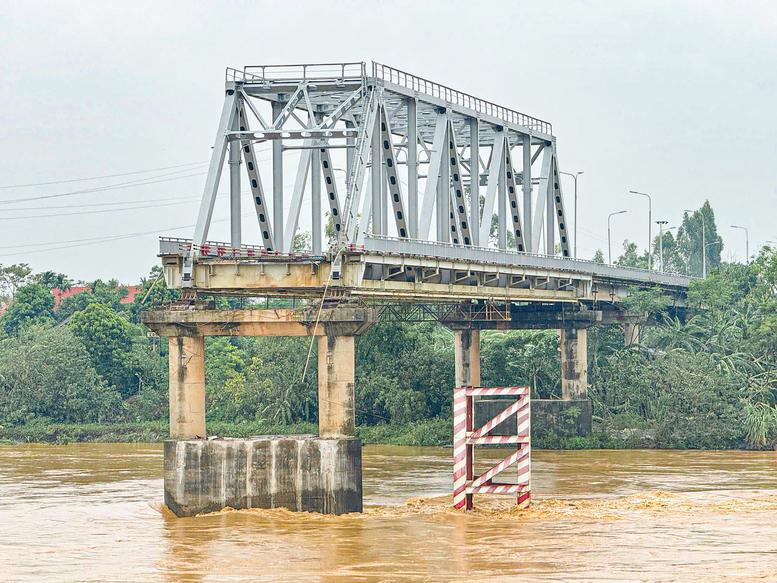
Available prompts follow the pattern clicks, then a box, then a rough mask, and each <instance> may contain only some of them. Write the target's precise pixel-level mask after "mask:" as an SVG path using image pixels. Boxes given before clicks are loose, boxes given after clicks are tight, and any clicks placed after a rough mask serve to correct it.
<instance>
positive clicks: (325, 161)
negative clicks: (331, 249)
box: [321, 148, 343, 237]
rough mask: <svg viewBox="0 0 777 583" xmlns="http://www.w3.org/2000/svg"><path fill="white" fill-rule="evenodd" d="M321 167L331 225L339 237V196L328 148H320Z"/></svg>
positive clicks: (341, 219) (341, 226)
mask: <svg viewBox="0 0 777 583" xmlns="http://www.w3.org/2000/svg"><path fill="white" fill-rule="evenodd" d="M321 169H322V170H323V174H324V187H325V188H326V198H327V202H328V204H329V214H330V216H331V217H332V225H333V227H334V229H335V237H339V236H340V233H341V232H342V230H343V217H342V213H341V211H340V197H339V196H338V195H337V182H335V172H334V168H333V167H332V158H331V156H330V155H329V148H321Z"/></svg>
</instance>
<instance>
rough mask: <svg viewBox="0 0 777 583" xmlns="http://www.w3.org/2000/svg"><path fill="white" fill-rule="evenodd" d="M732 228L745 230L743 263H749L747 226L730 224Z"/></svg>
mask: <svg viewBox="0 0 777 583" xmlns="http://www.w3.org/2000/svg"><path fill="white" fill-rule="evenodd" d="M731 228H732V229H742V230H743V231H744V232H745V264H748V263H750V233H748V232H747V227H740V226H739V225H731Z"/></svg>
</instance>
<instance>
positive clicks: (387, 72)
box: [372, 62, 553, 135]
mask: <svg viewBox="0 0 777 583" xmlns="http://www.w3.org/2000/svg"><path fill="white" fill-rule="evenodd" d="M372 75H373V77H376V78H378V79H382V80H383V81H388V82H389V83H394V84H396V85H401V86H402V87H405V88H406V89H412V90H413V91H418V92H420V93H425V94H426V95H431V96H432V97H437V98H438V99H443V100H445V101H447V102H448V103H452V104H455V105H460V106H462V107H466V108H469V109H472V110H474V111H477V112H478V113H482V114H484V115H490V116H491V117H495V118H498V119H503V120H505V121H508V122H510V123H514V124H517V125H520V126H523V127H525V128H529V129H532V130H536V131H538V132H542V133H544V134H548V135H552V134H553V126H552V125H551V124H550V122H547V121H544V120H541V119H539V118H536V117H533V116H531V115H527V114H525V113H521V112H520V111H515V110H514V109H509V108H507V107H503V106H501V105H497V104H496V103H492V102H490V101H486V100H485V99H480V98H479V97H475V96H474V95H470V94H469V93H464V92H463V91H457V90H456V89H452V88H451V87H448V86H446V85H441V84H440V83H435V82H434V81H430V80H429V79H424V78H423V77H419V76H417V75H413V74H411V73H407V72H405V71H401V70H399V69H395V68H394V67H389V66H388V65H383V64H382V63H376V62H373V63H372Z"/></svg>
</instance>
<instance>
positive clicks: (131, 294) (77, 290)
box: [0, 285, 140, 314]
mask: <svg viewBox="0 0 777 583" xmlns="http://www.w3.org/2000/svg"><path fill="white" fill-rule="evenodd" d="M119 288H120V289H126V290H127V295H126V296H124V297H123V298H121V303H122V304H131V303H133V302H134V301H135V296H136V295H137V294H138V293H139V292H140V286H139V285H122V286H119ZM51 293H52V295H53V296H54V309H55V310H56V309H57V308H58V307H59V305H60V304H61V303H62V300H64V299H65V298H69V297H71V296H77V295H78V294H83V293H91V290H90V289H89V288H88V287H86V286H83V285H76V286H73V287H71V288H68V289H65V290H61V289H59V288H58V287H55V288H54V289H52V290H51ZM0 314H2V311H0Z"/></svg>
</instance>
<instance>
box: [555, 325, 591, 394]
mask: <svg viewBox="0 0 777 583" xmlns="http://www.w3.org/2000/svg"><path fill="white" fill-rule="evenodd" d="M587 397H588V330H587V329H586V328H573V327H569V328H562V329H561V398H562V399H564V400H565V401H569V400H576V399H586V398H587Z"/></svg>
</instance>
